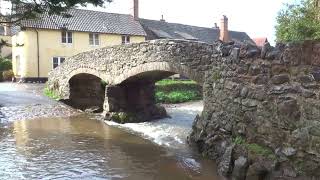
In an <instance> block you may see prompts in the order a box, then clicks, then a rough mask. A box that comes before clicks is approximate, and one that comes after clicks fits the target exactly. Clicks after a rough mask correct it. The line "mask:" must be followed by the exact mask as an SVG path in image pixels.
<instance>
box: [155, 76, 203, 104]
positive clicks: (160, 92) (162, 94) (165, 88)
mask: <svg viewBox="0 0 320 180" xmlns="http://www.w3.org/2000/svg"><path fill="white" fill-rule="evenodd" d="M201 99H202V88H201V86H199V85H198V84H197V83H196V82H194V81H191V80H170V79H165V80H161V81H158V82H157V83H156V101H157V103H169V104H171V103H183V102H189V101H196V100H201Z"/></svg>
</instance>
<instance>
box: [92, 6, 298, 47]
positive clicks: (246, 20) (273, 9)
mask: <svg viewBox="0 0 320 180" xmlns="http://www.w3.org/2000/svg"><path fill="white" fill-rule="evenodd" d="M132 2H133V0H113V2H112V3H110V4H109V3H107V4H106V5H105V8H94V7H92V6H90V7H88V8H89V9H93V10H101V11H106V12H113V13H121V14H129V13H130V12H131V10H132ZM290 2H293V0H140V1H139V5H140V7H139V9H140V11H139V12H140V17H141V18H146V19H154V20H159V19H161V15H163V16H164V19H165V20H166V21H167V22H173V23H182V24H189V25H195V26H202V27H214V23H218V25H219V24H220V19H221V17H222V15H226V16H227V17H228V18H229V29H230V30H234V31H243V32H247V33H248V35H249V36H250V37H251V38H254V37H267V38H268V39H269V41H270V42H272V44H273V42H274V40H275V28H274V27H275V25H276V16H277V14H278V12H279V11H280V9H281V8H282V7H283V4H284V3H290Z"/></svg>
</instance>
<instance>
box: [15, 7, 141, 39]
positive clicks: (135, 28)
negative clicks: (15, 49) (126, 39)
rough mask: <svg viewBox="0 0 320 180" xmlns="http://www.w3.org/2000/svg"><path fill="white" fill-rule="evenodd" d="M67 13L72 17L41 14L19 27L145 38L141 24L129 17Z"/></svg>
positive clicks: (103, 13)
mask: <svg viewBox="0 0 320 180" xmlns="http://www.w3.org/2000/svg"><path fill="white" fill-rule="evenodd" d="M68 13H69V14H70V15H72V17H70V18H66V17H62V16H58V15H52V16H49V15H48V14H43V15H40V17H39V18H38V19H35V20H23V21H22V22H21V27H29V28H39V29H57V30H58V29H62V28H67V29H68V30H70V31H82V32H96V33H110V34H126V35H139V36H146V33H145V31H144V30H143V28H142V26H141V24H140V23H139V22H138V21H135V20H134V18H133V17H132V16H131V15H126V14H115V13H107V12H100V11H91V10H83V9H70V10H69V11H68Z"/></svg>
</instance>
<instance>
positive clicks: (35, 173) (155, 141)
mask: <svg viewBox="0 0 320 180" xmlns="http://www.w3.org/2000/svg"><path fill="white" fill-rule="evenodd" d="M201 107H202V105H201V103H199V102H198V103H191V104H186V105H183V106H179V107H168V108H167V110H168V112H169V114H170V115H171V117H172V118H167V119H162V120H157V121H153V122H147V123H133V124H126V125H119V124H115V123H111V122H104V121H102V120H101V117H100V116H98V115H88V114H84V113H79V112H77V111H75V110H72V109H70V108H68V107H66V106H64V105H61V104H59V103H57V104H51V105H32V106H31V105H28V106H14V107H6V108H0V112H2V118H1V116H0V179H90V180H91V179H130V180H135V179H136V180H144V179H146V180H149V179H156V180H158V179H159V180H161V179H168V180H171V179H173V180H180V179H183V180H184V179H199V180H200V179H204V180H206V179H208V180H209V179H210V180H216V179H220V178H219V177H217V175H216V168H215V165H214V163H213V162H212V161H210V160H206V159H203V158H202V157H201V156H200V155H199V154H198V152H197V151H196V150H194V149H192V148H190V147H189V146H188V145H187V144H186V138H187V136H188V135H189V133H190V131H191V125H192V121H193V119H194V117H195V115H196V114H197V113H199V112H201ZM32 114H33V115H34V114H36V116H37V117H38V118H35V119H34V118H32ZM63 115H65V116H63ZM9 117H10V118H9ZM23 117H24V118H23ZM39 117H41V118H39Z"/></svg>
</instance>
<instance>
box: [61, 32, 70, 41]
mask: <svg viewBox="0 0 320 180" xmlns="http://www.w3.org/2000/svg"><path fill="white" fill-rule="evenodd" d="M61 42H62V43H67V44H72V32H68V31H62V32H61Z"/></svg>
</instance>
